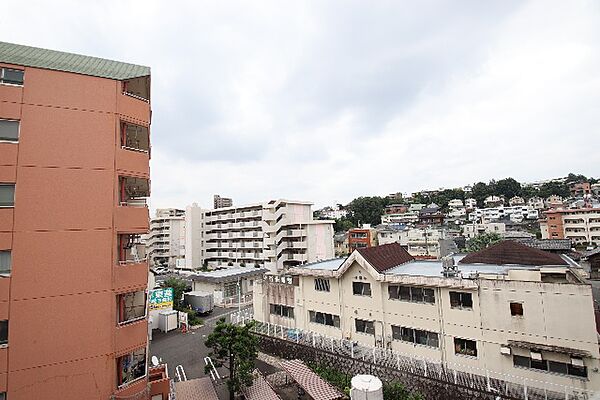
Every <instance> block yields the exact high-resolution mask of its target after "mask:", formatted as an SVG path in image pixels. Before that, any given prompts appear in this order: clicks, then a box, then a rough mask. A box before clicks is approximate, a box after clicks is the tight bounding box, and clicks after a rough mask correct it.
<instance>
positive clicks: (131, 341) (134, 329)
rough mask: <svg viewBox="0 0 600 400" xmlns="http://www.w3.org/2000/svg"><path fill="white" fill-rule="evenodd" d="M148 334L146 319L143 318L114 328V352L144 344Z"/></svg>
mask: <svg viewBox="0 0 600 400" xmlns="http://www.w3.org/2000/svg"><path fill="white" fill-rule="evenodd" d="M147 335H148V321H147V320H146V319H145V318H143V319H140V320H138V321H136V322H133V323H130V324H128V325H123V326H119V327H117V328H116V332H115V341H116V349H115V350H116V352H117V353H121V352H123V351H126V350H127V349H131V348H135V347H136V346H140V345H145V344H146V337H147Z"/></svg>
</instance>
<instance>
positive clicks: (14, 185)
mask: <svg viewBox="0 0 600 400" xmlns="http://www.w3.org/2000/svg"><path fill="white" fill-rule="evenodd" d="M2 187H12V205H4V204H1V203H0V208H15V197H16V196H15V195H16V191H17V185H16V184H15V183H10V182H0V188H2Z"/></svg>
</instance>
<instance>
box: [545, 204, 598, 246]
mask: <svg viewBox="0 0 600 400" xmlns="http://www.w3.org/2000/svg"><path fill="white" fill-rule="evenodd" d="M544 214H545V215H546V219H545V220H544V221H541V222H540V230H541V231H542V239H571V241H572V242H573V243H575V244H580V243H588V244H589V243H593V244H597V245H598V244H600V208H577V209H556V210H548V211H546V212H545V213H544Z"/></svg>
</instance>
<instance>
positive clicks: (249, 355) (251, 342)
mask: <svg viewBox="0 0 600 400" xmlns="http://www.w3.org/2000/svg"><path fill="white" fill-rule="evenodd" d="M252 325H253V323H252V322H250V323H247V324H245V325H234V324H229V323H227V322H225V318H221V319H219V321H218V322H217V325H216V326H215V329H214V330H213V331H212V333H211V334H210V335H208V338H207V339H206V342H205V343H204V344H205V345H206V347H209V348H210V349H211V352H210V354H209V357H210V358H211V359H212V361H213V364H214V365H215V367H222V366H225V367H226V368H227V369H229V378H228V379H227V388H228V389H229V400H234V399H235V394H236V393H239V392H240V390H241V389H242V387H244V386H250V385H252V370H253V369H254V360H256V357H257V356H258V338H257V337H256V336H254V335H252V334H251V333H250V328H251V327H252ZM206 371H207V372H208V366H207V367H206Z"/></svg>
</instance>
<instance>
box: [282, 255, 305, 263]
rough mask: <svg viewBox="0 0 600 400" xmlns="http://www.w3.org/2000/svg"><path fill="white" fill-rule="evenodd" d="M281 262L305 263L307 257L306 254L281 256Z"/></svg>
mask: <svg viewBox="0 0 600 400" xmlns="http://www.w3.org/2000/svg"><path fill="white" fill-rule="evenodd" d="M281 260H283V261H300V262H306V260H307V256H306V254H282V255H281Z"/></svg>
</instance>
